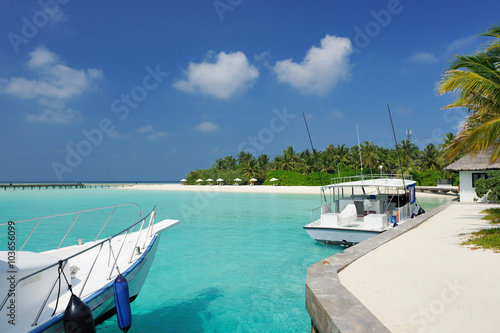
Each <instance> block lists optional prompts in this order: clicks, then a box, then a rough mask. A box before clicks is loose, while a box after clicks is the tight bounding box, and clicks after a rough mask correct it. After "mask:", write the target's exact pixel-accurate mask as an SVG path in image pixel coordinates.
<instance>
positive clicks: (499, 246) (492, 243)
mask: <svg viewBox="0 0 500 333" xmlns="http://www.w3.org/2000/svg"><path fill="white" fill-rule="evenodd" d="M462 245H472V246H474V247H475V248H474V247H473V248H474V249H476V248H483V249H490V250H494V251H495V252H499V251H500V228H491V229H483V230H479V231H475V232H473V233H472V235H471V238H470V239H469V240H467V241H465V242H463V243H462Z"/></svg>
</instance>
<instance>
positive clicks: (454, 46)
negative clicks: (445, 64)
mask: <svg viewBox="0 0 500 333" xmlns="http://www.w3.org/2000/svg"><path fill="white" fill-rule="evenodd" d="M475 40H476V36H468V37H461V38H458V39H455V40H454V41H453V42H451V43H450V44H449V45H448V46H447V47H446V53H447V54H450V53H457V52H463V51H464V49H468V48H470V47H471V46H472V45H473V44H474V41H475Z"/></svg>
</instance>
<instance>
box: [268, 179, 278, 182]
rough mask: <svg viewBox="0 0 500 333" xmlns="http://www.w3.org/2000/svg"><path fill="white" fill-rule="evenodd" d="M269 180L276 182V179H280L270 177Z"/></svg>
mask: <svg viewBox="0 0 500 333" xmlns="http://www.w3.org/2000/svg"><path fill="white" fill-rule="evenodd" d="M269 181H270V182H276V181H278V180H277V179H276V178H271V179H269Z"/></svg>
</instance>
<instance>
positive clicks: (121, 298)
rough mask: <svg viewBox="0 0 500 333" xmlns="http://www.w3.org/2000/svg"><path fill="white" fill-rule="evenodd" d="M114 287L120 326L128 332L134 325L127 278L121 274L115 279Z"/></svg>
mask: <svg viewBox="0 0 500 333" xmlns="http://www.w3.org/2000/svg"><path fill="white" fill-rule="evenodd" d="M113 289H114V292H115V305H116V317H117V319H118V326H119V327H120V329H121V330H122V331H123V332H127V331H128V330H129V329H130V327H131V326H132V310H131V309H130V294H129V291H128V282H127V279H126V278H125V277H123V275H121V274H119V275H118V276H117V277H116V279H115V283H114V284H113Z"/></svg>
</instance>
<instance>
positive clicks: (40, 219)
mask: <svg viewBox="0 0 500 333" xmlns="http://www.w3.org/2000/svg"><path fill="white" fill-rule="evenodd" d="M123 206H135V207H137V209H138V210H139V216H138V217H137V220H139V219H140V218H141V208H140V207H139V206H138V205H136V204H134V203H126V204H120V205H114V206H106V207H100V208H92V209H85V210H79V211H76V212H70V213H63V214H56V215H49V216H43V217H36V218H32V219H26V220H20V221H15V222H14V223H16V224H19V223H25V222H29V221H36V220H37V222H36V223H35V226H34V227H33V229H31V231H30V233H29V235H28V237H26V239H25V240H24V242H23V245H21V248H20V249H19V251H22V250H23V248H24V246H25V245H26V243H28V241H29V239H30V238H31V236H32V235H33V233H34V232H35V230H36V229H37V228H38V226H39V225H40V223H41V222H42V221H43V220H48V219H51V218H55V217H62V216H70V215H76V217H75V219H74V220H73V222H72V223H71V225H70V226H69V228H68V230H67V231H66V233H65V234H64V236H63V238H62V239H61V242H60V243H59V245H58V246H57V247H56V249H58V248H59V247H60V246H61V244H62V243H63V242H64V240H65V239H66V236H68V234H69V232H70V231H71V229H73V226H74V225H75V224H76V222H77V221H78V219H79V218H80V216H81V215H82V213H88V212H95V211H99V210H104V209H110V208H113V210H112V211H111V214H110V215H109V216H108V219H107V220H106V221H105V222H104V224H103V226H102V227H101V229H100V230H99V233H98V234H97V235H96V237H95V239H94V241H96V240H97V238H98V237H99V236H100V234H101V232H102V230H103V229H104V227H105V226H106V225H107V223H108V221H109V220H110V218H111V216H113V214H114V213H115V211H116V208H118V207H123ZM7 224H8V223H2V224H0V226H2V225H7Z"/></svg>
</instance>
